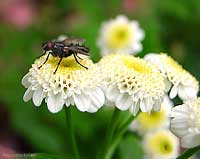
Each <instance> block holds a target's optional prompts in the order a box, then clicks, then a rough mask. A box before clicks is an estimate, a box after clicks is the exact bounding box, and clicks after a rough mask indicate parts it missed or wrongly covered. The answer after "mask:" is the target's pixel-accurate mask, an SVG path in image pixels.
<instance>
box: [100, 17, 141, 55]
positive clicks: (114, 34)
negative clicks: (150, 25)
mask: <svg viewBox="0 0 200 159" xmlns="http://www.w3.org/2000/svg"><path fill="white" fill-rule="evenodd" d="M143 38H144V31H143V30H142V29H141V28H140V27H139V24H138V22H137V21H135V20H129V19H128V18H127V17H126V16H124V15H119V16H117V18H116V19H112V20H110V21H108V22H104V23H103V24H102V26H101V29H100V35H99V38H98V42H97V44H98V46H99V47H100V49H101V52H102V54H103V55H106V54H110V53H114V52H117V53H126V54H136V53H137V52H140V51H141V50H142V44H141V40H143Z"/></svg>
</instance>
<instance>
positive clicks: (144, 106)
mask: <svg viewBox="0 0 200 159" xmlns="http://www.w3.org/2000/svg"><path fill="white" fill-rule="evenodd" d="M152 107H153V102H152V99H149V98H147V99H143V100H141V101H140V108H141V111H142V112H150V111H151V110H152Z"/></svg>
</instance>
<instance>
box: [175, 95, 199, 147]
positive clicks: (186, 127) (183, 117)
mask: <svg viewBox="0 0 200 159" xmlns="http://www.w3.org/2000/svg"><path fill="white" fill-rule="evenodd" d="M171 117H173V119H172V120H171V130H172V131H173V132H174V134H175V135H177V136H178V137H180V138H181V145H182V147H185V148H192V147H195V146H198V145H200V98H198V99H193V100H190V101H187V102H185V103H184V104H182V105H179V106H176V107H174V108H173V109H172V112H171Z"/></svg>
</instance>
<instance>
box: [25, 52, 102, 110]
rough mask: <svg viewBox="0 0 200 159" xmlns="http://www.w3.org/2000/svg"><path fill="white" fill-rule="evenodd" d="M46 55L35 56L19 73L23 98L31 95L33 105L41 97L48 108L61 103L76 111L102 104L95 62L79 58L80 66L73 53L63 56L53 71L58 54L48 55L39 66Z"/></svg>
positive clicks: (61, 105)
mask: <svg viewBox="0 0 200 159" xmlns="http://www.w3.org/2000/svg"><path fill="white" fill-rule="evenodd" d="M46 56H47V55H44V56H42V57H41V58H39V59H37V60H36V61H35V63H34V64H33V65H32V68H30V70H29V72H28V73H27V74H26V75H25V76H24V77H23V79H22V84H23V85H24V87H25V88H27V90H26V92H25V94H24V97H23V99H24V101H29V100H30V99H31V98H32V100H33V103H34V105H35V106H40V105H41V103H42V101H43V99H45V102H46V103H47V107H48V109H49V111H50V112H52V113H56V112H59V111H60V110H61V109H62V108H63V106H64V105H65V106H67V107H68V106H70V105H76V107H77V108H78V109H79V110H80V111H83V112H84V111H87V112H96V111H97V110H98V109H99V108H100V107H101V106H102V105H103V104H104V100H105V97H104V93H103V91H102V90H101V89H100V88H99V86H98V81H99V80H97V79H95V76H94V75H95V72H94V70H95V67H96V66H95V64H93V63H92V61H91V60H89V59H83V60H81V63H82V64H83V65H84V66H87V67H88V68H89V69H85V68H83V67H81V66H80V65H79V64H78V63H76V61H75V60H74V57H73V56H70V57H67V58H64V59H63V60H62V62H61V64H60V66H59V69H58V70H57V72H56V74H54V73H53V72H54V70H55V68H56V66H57V64H58V61H59V58H56V57H52V56H51V55H50V57H49V60H48V61H47V63H46V64H45V65H43V66H42V67H41V68H40V69H39V66H41V65H42V63H43V62H44V60H45V59H46Z"/></svg>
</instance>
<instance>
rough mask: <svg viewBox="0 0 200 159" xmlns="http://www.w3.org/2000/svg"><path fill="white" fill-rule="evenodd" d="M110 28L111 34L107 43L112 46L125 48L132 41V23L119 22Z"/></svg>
mask: <svg viewBox="0 0 200 159" xmlns="http://www.w3.org/2000/svg"><path fill="white" fill-rule="evenodd" d="M109 29H110V30H108V32H110V34H109V35H108V37H107V43H108V46H109V47H110V48H123V47H126V45H127V44H129V43H130V40H131V35H132V33H131V27H130V25H128V24H119V25H114V26H112V27H110V28H109Z"/></svg>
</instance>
